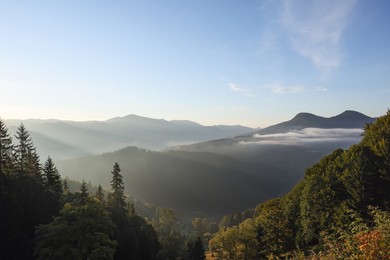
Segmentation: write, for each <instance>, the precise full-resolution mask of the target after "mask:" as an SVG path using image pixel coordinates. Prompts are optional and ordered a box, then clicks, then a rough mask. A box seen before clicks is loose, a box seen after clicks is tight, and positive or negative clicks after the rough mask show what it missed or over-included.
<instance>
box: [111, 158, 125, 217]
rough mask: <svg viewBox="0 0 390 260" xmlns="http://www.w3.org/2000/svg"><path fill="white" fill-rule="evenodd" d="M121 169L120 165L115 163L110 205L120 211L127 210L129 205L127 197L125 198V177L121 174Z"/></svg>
mask: <svg viewBox="0 0 390 260" xmlns="http://www.w3.org/2000/svg"><path fill="white" fill-rule="evenodd" d="M120 172H121V169H120V168H119V164H118V163H115V164H114V167H113V170H112V172H111V174H112V180H111V190H112V192H111V194H110V201H109V205H110V207H111V208H114V209H118V210H126V207H127V204H126V201H125V199H126V197H125V184H124V183H123V177H122V175H121V174H120Z"/></svg>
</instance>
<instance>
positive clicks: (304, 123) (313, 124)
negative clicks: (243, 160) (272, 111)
mask: <svg viewBox="0 0 390 260" xmlns="http://www.w3.org/2000/svg"><path fill="white" fill-rule="evenodd" d="M374 120H375V118H372V117H368V116H366V115H364V114H362V113H359V112H356V111H351V110H346V111H344V112H343V113H341V114H339V115H337V116H333V117H329V118H326V117H321V116H317V115H313V114H310V113H299V114H297V115H296V116H295V117H294V118H293V119H291V120H289V121H286V122H282V123H280V124H276V125H273V126H269V127H267V128H264V129H261V130H259V131H257V132H256V133H257V134H271V133H283V132H288V131H292V130H301V129H304V128H346V129H348V128H362V127H363V126H364V125H365V124H366V123H371V122H373V121H374Z"/></svg>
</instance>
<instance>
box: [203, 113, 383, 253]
mask: <svg viewBox="0 0 390 260" xmlns="http://www.w3.org/2000/svg"><path fill="white" fill-rule="evenodd" d="M389 178H390V111H389V112H388V113H387V114H386V115H385V116H382V117H380V118H378V119H377V120H376V121H375V122H374V123H372V124H369V125H366V127H365V132H364V136H363V139H362V141H361V142H360V143H359V144H356V145H353V146H351V147H350V149H348V150H342V149H337V150H335V151H334V152H332V153H331V154H329V155H328V156H325V157H324V158H322V159H321V160H320V161H319V162H318V163H316V164H315V165H313V166H312V167H311V168H309V169H307V171H306V174H305V177H304V179H303V181H301V182H300V183H299V184H298V185H297V186H296V187H295V188H294V189H293V190H291V191H290V192H289V193H288V194H286V195H285V196H283V197H282V198H280V199H274V200H271V201H269V202H266V203H263V204H261V205H259V206H258V207H257V208H256V211H255V216H254V218H253V221H254V222H255V225H254V227H255V230H256V232H257V234H256V238H255V241H257V244H253V245H250V243H249V242H248V241H247V242H245V243H244V242H242V241H244V240H243V239H242V236H243V235H242V234H241V235H240V231H241V225H242V224H243V223H245V222H242V223H241V224H239V225H235V226H233V227H228V228H226V226H229V225H230V222H231V218H229V217H224V218H223V219H222V221H221V223H220V227H221V229H220V231H219V232H218V233H217V234H216V235H215V236H214V237H213V238H212V240H211V241H210V248H211V249H212V250H214V251H215V252H216V254H217V256H218V257H220V258H221V259H222V258H229V259H243V258H242V249H243V248H247V247H251V248H252V250H254V251H256V252H257V257H260V258H280V257H287V258H290V257H291V258H297V259H303V258H304V255H307V254H308V252H311V253H310V254H311V256H309V258H312V259H318V258H325V259H388V258H389V252H390V248H389V244H390V239H389V235H388V234H389V233H390V232H389V231H390V230H389V225H390V223H389V222H390V221H389V211H390V208H389V205H390V189H389V187H390V182H389ZM372 206H375V208H374V209H373V208H372ZM247 234H251V231H248V232H247ZM253 258H254V256H253Z"/></svg>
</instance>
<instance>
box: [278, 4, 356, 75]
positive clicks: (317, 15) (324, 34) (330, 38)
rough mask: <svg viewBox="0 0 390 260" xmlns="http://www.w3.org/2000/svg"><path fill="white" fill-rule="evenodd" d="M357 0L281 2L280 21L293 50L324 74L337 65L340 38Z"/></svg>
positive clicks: (339, 52) (339, 59)
mask: <svg viewBox="0 0 390 260" xmlns="http://www.w3.org/2000/svg"><path fill="white" fill-rule="evenodd" d="M356 2H357V0H342V1H340V0H329V1H312V0H300V1H299V0H297V1H288V0H284V1H283V13H282V24H283V26H284V28H285V29H286V30H287V32H288V35H289V39H290V41H291V44H292V48H293V49H294V51H296V52H297V53H299V54H300V55H302V56H303V57H305V58H307V59H309V60H310V61H311V62H312V63H313V64H314V65H315V66H316V67H317V68H318V69H319V70H321V71H322V72H323V73H324V74H328V73H330V72H331V71H332V70H334V69H336V68H337V67H339V66H340V63H341V56H342V55H341V54H342V53H341V50H340V40H341V38H342V36H343V34H344V31H345V28H346V25H347V24H348V21H349V17H350V14H351V12H352V10H353V8H354V6H355V4H356Z"/></svg>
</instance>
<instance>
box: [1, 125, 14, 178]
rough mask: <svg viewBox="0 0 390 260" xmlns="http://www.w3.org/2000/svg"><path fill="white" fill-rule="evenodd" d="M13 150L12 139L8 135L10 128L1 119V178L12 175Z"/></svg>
mask: <svg viewBox="0 0 390 260" xmlns="http://www.w3.org/2000/svg"><path fill="white" fill-rule="evenodd" d="M12 148H13V147H12V138H11V136H10V134H9V133H8V128H7V127H6V125H5V123H4V122H3V120H2V119H0V176H1V175H5V174H10V173H11V170H12V166H13V160H12Z"/></svg>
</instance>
